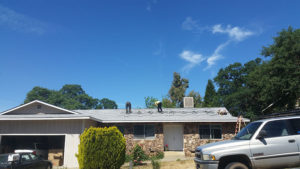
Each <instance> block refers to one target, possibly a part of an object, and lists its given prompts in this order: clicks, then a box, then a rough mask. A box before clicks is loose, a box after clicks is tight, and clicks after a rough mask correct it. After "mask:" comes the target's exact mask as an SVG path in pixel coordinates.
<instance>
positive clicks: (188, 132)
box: [183, 123, 235, 157]
mask: <svg viewBox="0 0 300 169" xmlns="http://www.w3.org/2000/svg"><path fill="white" fill-rule="evenodd" d="M200 124H201V125H205V124H221V125H222V137H223V139H217V140H210V139H200V135H199V125H200ZM234 130H235V123H185V124H184V136H183V146H184V154H185V156H188V157H191V156H193V155H194V152H195V149H196V147H198V146H200V145H204V144H207V143H211V142H217V141H222V140H229V139H231V138H232V137H234Z"/></svg>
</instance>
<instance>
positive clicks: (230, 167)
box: [225, 162, 248, 169]
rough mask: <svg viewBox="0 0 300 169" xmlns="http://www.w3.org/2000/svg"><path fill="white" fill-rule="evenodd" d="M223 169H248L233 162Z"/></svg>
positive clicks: (241, 164)
mask: <svg viewBox="0 0 300 169" xmlns="http://www.w3.org/2000/svg"><path fill="white" fill-rule="evenodd" d="M225 169H248V167H247V166H246V165H245V164H243V163H240V162H233V163H229V164H228V165H226V167H225Z"/></svg>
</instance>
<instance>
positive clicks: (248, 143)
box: [194, 116, 300, 169]
mask: <svg viewBox="0 0 300 169" xmlns="http://www.w3.org/2000/svg"><path fill="white" fill-rule="evenodd" d="M195 156H196V157H195V159H194V161H195V164H196V168H197V169H275V168H292V167H298V166H300V116H290V117H280V118H271V119H264V120H259V121H255V122H252V123H250V124H248V125H247V126H246V127H245V128H243V129H242V130H241V131H240V132H239V133H238V134H237V135H236V136H235V137H234V138H233V139H232V140H228V141H221V142H216V143H211V144H207V145H203V146H199V147H197V148H196V151H195Z"/></svg>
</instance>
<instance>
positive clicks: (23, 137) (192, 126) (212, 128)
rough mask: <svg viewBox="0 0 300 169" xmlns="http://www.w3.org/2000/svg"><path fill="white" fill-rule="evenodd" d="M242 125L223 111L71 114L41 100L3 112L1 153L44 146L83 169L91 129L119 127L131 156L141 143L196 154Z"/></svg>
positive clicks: (145, 146)
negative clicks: (84, 140) (81, 156)
mask: <svg viewBox="0 0 300 169" xmlns="http://www.w3.org/2000/svg"><path fill="white" fill-rule="evenodd" d="M236 121H237V118H236V117H233V116H232V115H231V114H230V113H229V112H228V111H227V110H226V108H223V107H218V108H170V109H163V112H157V110H156V109H133V110H132V111H131V113H126V110H124V109H111V110H108V109H104V110H103V109H101V110H98V109H97V110H67V109H63V108H60V107H57V106H54V105H51V104H48V103H45V102H42V101H38V100H35V101H32V102H30V103H27V104H23V105H21V106H18V107H15V108H12V109H10V110H7V111H4V112H2V113H1V114H0V151H1V152H0V153H4V152H11V151H13V150H14V149H20V148H25V149H26V148H32V145H35V146H36V145H38V146H40V149H42V148H43V147H46V149H47V150H48V159H50V160H52V161H53V162H54V164H55V165H63V166H65V167H68V168H73V167H78V163H77V159H76V157H75V154H76V153H77V150H78V144H79V142H80V138H79V136H80V134H81V133H82V132H83V131H84V130H85V129H86V128H89V127H91V126H95V127H102V126H113V125H114V126H117V127H118V128H119V130H120V131H121V132H122V133H123V134H124V137H125V138H126V144H127V152H129V151H130V150H131V149H132V148H133V147H134V146H135V145H136V144H140V145H141V146H142V147H143V149H144V150H145V151H146V152H147V153H151V152H156V151H164V150H165V149H166V148H167V149H168V150H173V151H184V152H185V155H186V156H191V155H192V153H193V152H194V150H195V148H196V147H197V146H199V145H202V144H205V143H207V142H211V141H219V140H226V139H231V138H232V137H233V135H234V130H235V125H236ZM245 121H246V122H249V120H248V119H245ZM43 145H47V146H43ZM166 145H167V146H166ZM37 148H39V147H37Z"/></svg>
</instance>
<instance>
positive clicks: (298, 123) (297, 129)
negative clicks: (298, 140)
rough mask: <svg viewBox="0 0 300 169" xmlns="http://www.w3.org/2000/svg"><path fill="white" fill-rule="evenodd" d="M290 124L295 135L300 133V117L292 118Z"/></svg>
mask: <svg viewBox="0 0 300 169" xmlns="http://www.w3.org/2000/svg"><path fill="white" fill-rule="evenodd" d="M289 121H290V124H291V127H292V130H293V131H292V133H293V134H295V135H298V134H300V119H290V120H289Z"/></svg>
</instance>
